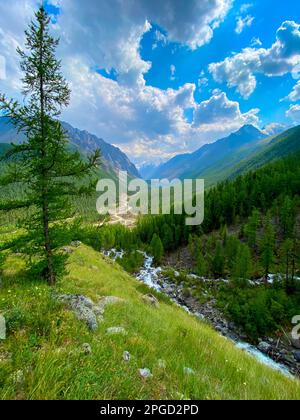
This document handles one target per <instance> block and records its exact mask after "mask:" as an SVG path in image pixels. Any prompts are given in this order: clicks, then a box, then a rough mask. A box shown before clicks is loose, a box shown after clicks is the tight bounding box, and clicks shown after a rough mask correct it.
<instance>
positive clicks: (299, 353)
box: [294, 351, 300, 363]
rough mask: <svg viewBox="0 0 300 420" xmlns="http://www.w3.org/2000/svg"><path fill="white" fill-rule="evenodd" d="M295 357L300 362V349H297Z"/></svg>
mask: <svg viewBox="0 0 300 420" xmlns="http://www.w3.org/2000/svg"><path fill="white" fill-rule="evenodd" d="M294 358H295V360H296V362H298V363H300V351H295V353H294Z"/></svg>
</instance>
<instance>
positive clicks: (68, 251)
mask: <svg viewBox="0 0 300 420" xmlns="http://www.w3.org/2000/svg"><path fill="white" fill-rule="evenodd" d="M62 250H63V251H64V252H65V253H66V254H72V253H73V249H72V248H70V247H69V246H64V247H63V249H62Z"/></svg>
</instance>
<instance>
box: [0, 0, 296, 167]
mask: <svg viewBox="0 0 300 420" xmlns="http://www.w3.org/2000/svg"><path fill="white" fill-rule="evenodd" d="M38 3H39V2H38V1H37V0H11V2H10V7H9V8H8V7H7V6H6V5H5V4H4V2H2V1H1V0H0V58H1V57H2V61H1V60H0V63H1V62H2V63H5V64H6V68H5V70H6V71H5V76H6V77H2V78H1V69H0V90H4V91H6V92H7V93H8V94H10V95H11V96H18V92H19V88H20V84H19V83H18V80H19V78H20V72H19V70H17V68H18V65H17V58H16V55H15V53H14V50H15V47H16V45H20V46H21V47H22V44H23V42H24V36H23V31H24V29H25V27H26V24H27V22H28V21H29V20H30V18H31V17H32V15H33V13H34V10H35V9H36V6H37V4H38ZM46 6H47V10H48V12H49V13H50V14H51V17H52V25H53V27H52V30H53V33H54V34H55V35H57V36H60V38H61V44H60V47H59V50H58V54H59V56H60V57H61V59H62V61H63V70H64V73H65V76H66V78H67V80H68V81H69V83H70V85H71V89H72V99H71V104H70V107H69V108H68V109H67V110H65V111H64V112H63V115H62V117H63V118H64V119H65V120H67V121H68V122H70V123H71V124H73V125H74V126H76V127H78V128H80V129H87V130H89V131H91V132H93V133H95V134H97V135H98V136H100V137H103V138H104V139H105V140H106V141H108V142H111V143H112V144H115V145H117V146H119V147H120V148H121V149H122V150H124V151H125V152H126V153H127V154H128V155H129V157H130V158H131V159H132V160H133V161H134V162H135V163H137V164H139V165H141V164H143V163H147V162H156V163H158V162H160V161H162V160H166V159H168V158H170V157H172V156H173V155H175V154H178V153H184V152H189V151H193V150H196V149H197V148H199V147H201V146H202V145H203V144H205V143H207V142H212V141H215V140H217V139H219V138H221V137H224V136H226V135H228V134H229V133H231V132H233V131H236V130H238V129H239V128H240V127H241V126H242V125H244V124H248V123H251V124H254V125H256V126H257V127H259V128H261V129H263V128H264V129H265V130H266V131H267V132H268V133H269V134H273V133H274V132H277V131H279V130H283V129H284V128H286V127H288V126H291V125H295V124H298V123H300V81H299V80H300V79H299V80H298V76H299V77H300V26H299V24H300V5H299V4H298V2H297V1H295V0H285V1H284V2H282V1H280V0H272V1H271V0H254V1H251V0H249V1H247V0H245V1H242V0H207V1H203V0H189V1H186V0H164V1H163V2H162V1H161V0H151V1H150V0H131V1H130V2H129V1H127V0H101V2H99V1H97V0H86V1H85V2H82V1H80V0H48V1H47V2H46ZM2 73H3V72H2ZM298 73H299V74H298ZM3 74H4V73H3Z"/></svg>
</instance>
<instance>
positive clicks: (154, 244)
mask: <svg viewBox="0 0 300 420" xmlns="http://www.w3.org/2000/svg"><path fill="white" fill-rule="evenodd" d="M150 252H151V254H152V256H153V258H154V261H155V262H156V263H158V264H159V263H160V262H161V259H162V257H163V255H164V247H163V244H162V241H161V239H160V237H159V236H158V235H157V234H156V233H155V234H154V235H153V238H152V240H151V243H150Z"/></svg>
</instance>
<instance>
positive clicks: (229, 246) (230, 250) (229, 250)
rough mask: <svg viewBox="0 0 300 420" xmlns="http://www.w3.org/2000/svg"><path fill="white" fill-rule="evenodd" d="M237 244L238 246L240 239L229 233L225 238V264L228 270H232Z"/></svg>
mask: <svg viewBox="0 0 300 420" xmlns="http://www.w3.org/2000/svg"><path fill="white" fill-rule="evenodd" d="M239 246H240V241H239V240H238V238H237V237H236V236H235V235H231V236H229V237H228V238H227V242H226V246H225V258H226V264H227V267H228V269H229V271H231V270H232V268H233V266H234V264H235V261H236V258H237V254H238V249H239Z"/></svg>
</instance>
